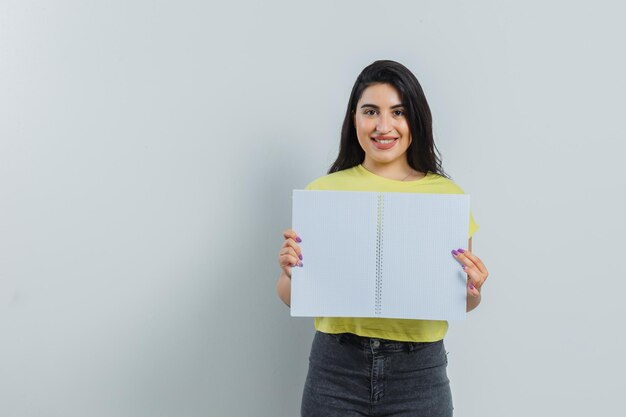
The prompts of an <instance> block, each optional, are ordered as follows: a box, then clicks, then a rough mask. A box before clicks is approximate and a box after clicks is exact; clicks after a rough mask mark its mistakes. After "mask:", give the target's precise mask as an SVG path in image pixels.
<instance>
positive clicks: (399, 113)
mask: <svg viewBox="0 0 626 417" xmlns="http://www.w3.org/2000/svg"><path fill="white" fill-rule="evenodd" d="M393 115H394V116H404V110H394V111H393Z"/></svg>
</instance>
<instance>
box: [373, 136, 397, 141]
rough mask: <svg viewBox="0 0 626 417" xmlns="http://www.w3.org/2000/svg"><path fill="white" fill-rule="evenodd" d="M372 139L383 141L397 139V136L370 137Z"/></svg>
mask: <svg viewBox="0 0 626 417" xmlns="http://www.w3.org/2000/svg"><path fill="white" fill-rule="evenodd" d="M371 138H372V139H379V140H385V139H398V137H397V136H371Z"/></svg>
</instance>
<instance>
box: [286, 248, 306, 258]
mask: <svg viewBox="0 0 626 417" xmlns="http://www.w3.org/2000/svg"><path fill="white" fill-rule="evenodd" d="M281 254H282V255H287V254H288V255H291V256H293V257H294V258H298V259H300V260H302V253H300V254H299V253H298V252H296V250H295V249H294V248H292V247H286V248H285V249H283V250H282V251H281Z"/></svg>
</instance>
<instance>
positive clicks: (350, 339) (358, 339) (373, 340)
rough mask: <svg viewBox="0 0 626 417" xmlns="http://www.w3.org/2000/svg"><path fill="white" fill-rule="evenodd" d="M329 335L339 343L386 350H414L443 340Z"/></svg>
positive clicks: (342, 334)
mask: <svg viewBox="0 0 626 417" xmlns="http://www.w3.org/2000/svg"><path fill="white" fill-rule="evenodd" d="M329 335H330V336H333V337H334V338H335V339H337V340H338V341H339V343H346V344H349V345H352V346H356V347H358V348H360V349H363V350H367V351H370V350H372V349H373V350H377V351H385V352H412V351H414V350H420V349H423V348H424V347H426V346H431V345H434V344H437V343H442V342H443V341H442V340H438V341H436V342H403V341H400V340H388V339H381V338H377V337H367V336H359V335H357V334H354V333H334V334H332V333H329Z"/></svg>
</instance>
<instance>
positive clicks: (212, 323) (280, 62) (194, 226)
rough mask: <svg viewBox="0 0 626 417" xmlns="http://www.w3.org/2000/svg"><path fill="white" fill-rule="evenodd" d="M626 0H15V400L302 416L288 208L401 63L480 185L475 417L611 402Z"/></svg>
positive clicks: (10, 187) (38, 407)
mask: <svg viewBox="0 0 626 417" xmlns="http://www.w3.org/2000/svg"><path fill="white" fill-rule="evenodd" d="M625 9H626V7H624V6H623V5H620V3H619V2H617V1H615V2H607V1H604V2H603V1H600V2H594V3H593V4H592V3H591V2H565V1H563V2H555V1H524V2H521V1H517V2H514V1H496V0H493V1H487V0H483V1H473V2H441V1H419V2H405V1H397V2H372V1H344V2H327V1H317V2H314V3H311V2H307V3H304V2H303V3H302V4H300V3H298V2H287V1H284V2H277V1H265V2H252V1H248V2H239V3H237V2H232V3H221V4H214V3H210V2H202V1H176V2H174V1H171V2H170V1H100V2H96V1H84V0H83V1H56V2H48V1H40V2H35V1H23V0H22V1H7V0H2V1H0V114H1V117H0V415H2V416H5V417H10V416H16V417H17V416H19V417H29V416H41V415H45V416H48V417H53V416H63V417H71V416H77V417H78V416H80V417H84V416H177V417H184V416H294V415H297V414H298V411H299V401H300V395H301V390H302V385H303V382H304V378H305V374H306V369H307V365H308V362H307V358H308V353H309V348H310V342H311V339H312V336H313V324H312V320H310V319H292V318H290V317H289V310H288V309H287V308H286V307H285V306H283V305H282V303H281V302H280V301H279V300H278V298H277V297H276V295H275V287H274V285H275V281H276V278H277V276H278V272H279V271H278V266H277V260H276V259H277V254H278V248H279V247H280V244H281V231H282V230H283V229H284V228H286V227H289V225H290V221H291V218H290V217H291V208H290V195H291V190H292V189H294V188H302V187H304V185H306V183H308V182H309V181H311V180H312V179H314V178H316V177H318V176H321V175H323V174H324V173H325V170H326V169H327V168H328V166H329V165H330V163H331V162H332V161H333V159H334V157H335V156H336V152H337V148H338V137H339V130H340V125H341V120H342V116H343V113H344V111H345V106H346V103H347V99H348V95H349V92H350V89H351V87H352V83H353V82H354V79H355V78H356V76H357V74H358V73H359V72H360V71H361V69H362V68H363V67H364V66H366V65H367V64H369V63H371V62H372V61H374V60H376V59H385V58H386V59H394V60H398V61H400V62H402V63H404V64H405V65H406V66H408V67H409V68H410V69H411V70H413V72H414V73H415V74H416V75H417V77H418V78H419V80H420V81H421V83H422V85H423V87H424V90H425V92H426V95H427V97H428V99H429V101H430V104H431V107H432V111H433V115H434V120H435V134H436V140H437V143H438V146H439V149H440V151H441V153H442V156H443V161H444V167H445V168H446V170H447V171H448V173H449V174H450V175H451V176H452V177H453V179H454V180H455V181H456V182H457V183H459V184H460V185H461V186H462V187H463V188H464V189H465V190H466V192H468V193H469V194H471V195H472V204H473V207H472V208H473V212H474V213H475V216H476V219H477V220H478V222H479V223H480V224H481V230H480V231H479V232H478V233H477V235H476V236H475V242H474V243H475V252H476V253H477V254H478V255H479V256H481V257H482V258H483V259H484V260H485V262H486V264H487V266H488V267H489V269H490V272H491V276H490V279H489V281H488V283H487V284H486V286H485V287H484V296H483V299H484V301H483V304H482V305H481V306H480V307H479V309H478V310H476V311H475V312H473V313H471V315H470V317H469V320H468V321H466V322H464V323H454V324H452V325H451V329H450V332H449V334H448V337H447V339H446V344H447V349H448V350H449V351H450V356H449V358H450V365H449V374H450V378H451V380H452V388H453V393H454V403H455V408H456V415H457V416H478V415H480V416H484V417H486V416H503V415H506V416H526V415H570V416H585V415H589V414H594V415H604V414H608V413H609V412H611V411H615V410H617V409H619V408H618V404H621V401H620V400H619V397H618V395H620V394H621V391H622V389H621V388H623V383H621V381H622V379H621V378H622V376H623V375H624V372H625V371H626V369H625V368H626V367H625V365H624V359H623V357H622V355H623V352H624V349H625V348H626V340H625V337H624V332H623V331H620V330H619V328H620V327H621V326H620V325H621V319H622V318H623V317H624V313H625V312H626V311H625V310H626V308H625V307H624V303H623V301H622V300H623V298H624V290H625V289H626V285H625V284H624V282H625V276H624V267H623V265H624V262H623V261H622V258H623V255H622V254H621V252H622V251H623V247H622V245H623V243H624V233H625V222H624V217H623V213H624V211H625V210H624V209H625V208H626V207H625V203H624V199H623V196H622V192H623V190H624V186H625V185H626V184H625V180H624V178H625V176H624V174H623V172H622V166H623V159H624V151H626V147H625V146H624V142H625V140H626V127H625V125H624V105H625V101H624V97H625V96H626V82H625V81H624V77H623V74H625V73H626V59H625V58H624V55H623V53H622V52H621V50H622V48H623V40H624V38H625V36H626V29H624V26H623V25H622V24H621V23H622V17H623V15H624V12H625V11H626V10H625Z"/></svg>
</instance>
